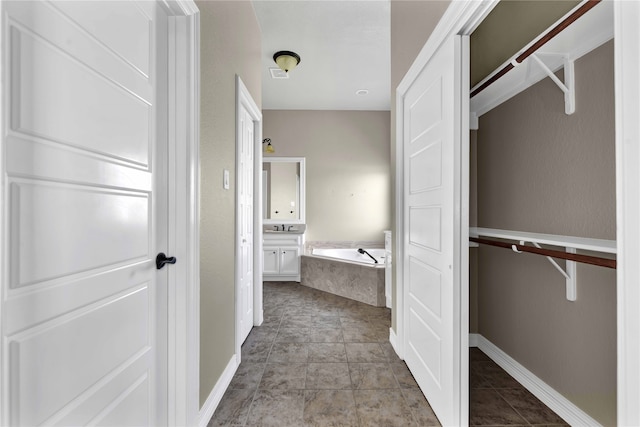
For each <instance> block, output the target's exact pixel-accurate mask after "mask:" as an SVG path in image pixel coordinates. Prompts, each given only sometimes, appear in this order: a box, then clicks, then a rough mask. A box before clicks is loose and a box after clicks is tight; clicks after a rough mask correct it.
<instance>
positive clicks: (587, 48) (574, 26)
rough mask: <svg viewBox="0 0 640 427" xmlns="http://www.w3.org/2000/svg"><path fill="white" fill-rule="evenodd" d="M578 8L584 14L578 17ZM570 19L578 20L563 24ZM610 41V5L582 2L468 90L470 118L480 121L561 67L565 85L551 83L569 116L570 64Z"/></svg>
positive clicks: (571, 104)
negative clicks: (562, 98)
mask: <svg viewBox="0 0 640 427" xmlns="http://www.w3.org/2000/svg"><path fill="white" fill-rule="evenodd" d="M581 8H582V9H586V10H587V11H586V12H584V13H583V14H582V13H581V12H580V10H581ZM572 15H576V16H578V19H577V20H575V21H571V22H569V23H568V24H567V23H566V22H565V21H567V20H568V19H570V18H571V16H572ZM612 38H613V2H612V1H607V0H603V1H600V0H585V1H583V2H582V3H580V4H579V5H578V6H576V8H574V9H573V10H572V11H570V12H569V13H568V14H567V15H565V16H563V17H562V18H561V19H560V20H558V21H557V22H556V23H554V24H553V25H552V26H551V27H549V28H548V29H547V30H546V31H544V32H543V33H542V34H540V36H539V37H537V38H536V39H534V40H533V41H531V43H529V44H528V45H526V46H525V47H523V48H522V49H521V50H520V51H519V52H517V53H516V54H515V55H513V56H512V57H511V58H509V59H508V60H507V61H506V62H505V63H503V64H502V65H501V66H500V67H498V68H497V69H496V70H495V71H494V72H493V73H491V74H490V75H489V76H487V77H486V78H485V79H483V80H482V81H481V82H480V83H478V84H477V85H475V86H474V87H473V88H472V89H471V99H470V111H471V113H472V116H475V117H480V116H481V115H483V114H484V113H486V112H488V111H490V110H492V109H493V108H495V107H497V106H498V105H500V104H502V103H503V102H505V101H507V100H509V99H510V98H512V97H514V96H516V95H517V94H519V93H520V92H522V91H524V90H525V89H527V88H528V87H530V86H533V85H534V84H536V83H537V82H539V81H540V80H542V79H544V78H545V77H548V76H549V73H550V72H556V71H558V70H559V69H560V68H562V67H563V66H565V67H566V69H565V81H564V82H560V81H556V80H555V79H554V81H555V83H556V84H557V85H558V86H559V87H560V89H561V90H562V91H563V92H564V93H565V103H566V106H565V112H566V113H567V114H571V112H572V111H573V110H574V109H575V103H574V102H575V101H574V98H573V96H574V94H573V88H572V81H573V76H572V74H573V73H572V71H573V70H572V68H573V61H575V60H576V59H578V58H580V57H581V56H583V55H585V54H587V53H589V52H591V51H592V50H594V49H595V48H597V47H599V46H600V45H602V44H604V43H605V42H607V41H609V40H611V39H612ZM534 52H535V53H534Z"/></svg>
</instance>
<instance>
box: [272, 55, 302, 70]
mask: <svg viewBox="0 0 640 427" xmlns="http://www.w3.org/2000/svg"><path fill="white" fill-rule="evenodd" d="M273 60H274V61H276V64H278V67H280V69H281V70H282V71H284V72H285V73H288V72H289V70H293V69H294V68H296V66H297V65H298V64H299V63H300V55H298V54H297V53H295V52H290V51H288V50H281V51H280V52H276V53H275V54H274V55H273Z"/></svg>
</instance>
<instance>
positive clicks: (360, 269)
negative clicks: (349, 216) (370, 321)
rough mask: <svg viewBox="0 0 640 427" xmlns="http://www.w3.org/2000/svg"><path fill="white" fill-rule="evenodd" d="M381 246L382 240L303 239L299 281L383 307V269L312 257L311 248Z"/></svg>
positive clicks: (305, 284)
mask: <svg viewBox="0 0 640 427" xmlns="http://www.w3.org/2000/svg"><path fill="white" fill-rule="evenodd" d="M314 248H319V249H347V248H352V249H354V250H355V249H357V248H376V249H383V248H384V242H374V241H343V242H335V241H334V242H328V241H311V242H306V244H305V251H304V255H303V256H302V259H301V263H302V264H301V279H300V284H301V285H304V286H308V287H310V288H314V289H318V290H321V291H325V292H329V293H332V294H334V295H339V296H342V297H345V298H349V299H353V300H356V301H360V302H363V303H365V304H369V305H373V306H376V307H384V306H385V296H384V268H380V267H376V266H374V265H370V266H366V265H355V264H353V263H346V262H341V261H338V260H331V259H327V258H320V257H314V256H313V254H312V253H313V249H314Z"/></svg>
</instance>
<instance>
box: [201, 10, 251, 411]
mask: <svg viewBox="0 0 640 427" xmlns="http://www.w3.org/2000/svg"><path fill="white" fill-rule="evenodd" d="M197 6H198V8H199V9H200V13H201V15H200V25H201V32H200V37H201V47H200V54H201V58H200V60H201V64H200V65H201V66H200V70H201V77H200V78H201V86H200V96H201V100H200V107H201V111H200V167H201V176H200V180H201V181H200V184H201V185H200V189H201V199H200V203H201V205H200V209H201V210H200V404H201V405H202V404H203V403H204V401H205V400H206V398H207V397H208V396H209V394H210V392H211V390H212V389H213V387H214V386H215V384H216V382H217V381H218V379H219V378H220V374H221V373H222V371H223V370H224V368H225V367H226V365H227V363H228V362H229V360H230V358H231V356H232V355H233V354H234V352H235V348H234V347H235V342H234V339H235V338H234V337H235V330H234V323H235V311H234V307H235V291H234V280H235V279H234V277H235V272H234V254H235V250H234V248H235V240H234V234H235V217H236V213H235V181H234V177H235V159H236V137H235V117H236V114H235V106H236V101H235V76H236V74H238V75H239V76H240V77H241V78H242V80H243V81H244V83H245V85H246V86H247V88H248V89H249V92H250V93H251V95H252V96H253V99H254V100H255V101H256V103H257V104H258V107H260V105H262V98H261V90H262V85H261V77H260V76H261V74H260V67H261V50H262V41H261V35H260V28H259V26H258V21H257V19H256V16H255V12H254V10H253V6H252V4H251V2H248V1H198V2H197ZM223 169H227V170H229V172H230V176H231V188H230V189H229V190H223V189H222V170H223Z"/></svg>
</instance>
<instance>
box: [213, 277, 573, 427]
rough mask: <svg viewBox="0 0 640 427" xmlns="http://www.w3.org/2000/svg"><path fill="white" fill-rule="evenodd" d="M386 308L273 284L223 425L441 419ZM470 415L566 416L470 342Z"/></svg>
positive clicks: (557, 421) (375, 425) (221, 409)
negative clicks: (392, 337)
mask: <svg viewBox="0 0 640 427" xmlns="http://www.w3.org/2000/svg"><path fill="white" fill-rule="evenodd" d="M390 326H391V316H390V311H389V309H387V308H379V307H371V306H370V305H367V304H362V303H360V302H356V301H352V300H349V299H346V298H341V297H338V296H335V295H331V294H328V293H325V292H321V291H317V290H315V289H310V288H306V287H304V286H299V285H298V284H296V283H291V282H287V283H284V282H272V283H265V284H264V323H263V324H262V326H260V327H255V328H253V330H252V331H251V334H249V337H248V338H247V341H246V342H245V343H244V345H243V346H242V363H241V365H240V367H239V368H238V371H237V372H236V374H235V376H234V377H233V380H232V381H231V384H230V386H229V389H228V390H227V391H226V393H225V394H224V396H223V398H222V400H221V401H220V404H219V405H218V408H217V409H216V412H215V414H214V416H213V418H212V419H211V421H210V422H209V427H214V426H246V427H249V426H251V427H256V426H276V427H307V426H309V427H310V426H353V427H365V426H366V427H381V426H388V427H394V426H397V427H418V426H425V427H426V426H439V423H438V419H437V418H436V416H435V415H434V413H433V411H432V410H431V407H430V406H429V404H428V403H427V401H426V400H425V398H424V396H423V395H422V393H421V391H420V389H418V386H417V384H416V382H415V380H414V379H413V377H412V376H411V373H410V372H409V370H408V369H407V366H406V365H405V364H404V362H403V361H402V360H400V359H399V358H398V356H396V354H395V352H394V351H393V348H392V347H391V345H390V344H389V342H388V337H389V327H390ZM469 353H470V354H469V371H470V372H469V377H470V378H469V380H470V381H469V382H470V417H469V421H470V423H469V424H470V425H473V426H478V425H482V426H498V425H499V426H505V425H510V426H531V425H537V426H542V425H544V426H558V425H565V426H566V424H565V423H564V422H563V421H562V419H561V418H559V417H558V416H557V415H556V414H554V413H553V412H552V411H551V410H550V409H549V408H547V407H546V406H544V405H543V404H542V403H541V402H540V401H539V400H538V399H536V398H535V397H534V396H533V395H531V394H530V393H529V392H527V391H526V390H525V389H524V388H523V387H522V386H521V385H520V384H518V383H517V382H516V381H515V380H514V379H513V378H511V377H510V376H509V375H508V374H507V373H506V372H504V371H503V370H502V369H501V368H500V367H499V366H498V365H496V364H495V363H494V362H493V361H491V359H489V358H488V357H487V356H486V355H485V354H484V353H482V352H481V351H480V350H478V349H476V348H473V349H470V352H469Z"/></svg>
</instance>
